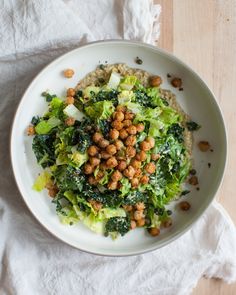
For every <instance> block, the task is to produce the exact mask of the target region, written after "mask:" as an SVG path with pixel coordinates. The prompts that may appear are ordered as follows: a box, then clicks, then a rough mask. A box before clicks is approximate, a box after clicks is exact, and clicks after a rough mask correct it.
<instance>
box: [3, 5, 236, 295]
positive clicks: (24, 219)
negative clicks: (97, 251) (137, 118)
mask: <svg viewBox="0 0 236 295" xmlns="http://www.w3.org/2000/svg"><path fill="white" fill-rule="evenodd" d="M159 14H160V6H159V5H153V4H152V1H149V0H123V1H122V0H86V1H83V0H67V1H66V0H64V1H62V0H54V1H53V0H45V1H43V0H10V1H3V2H2V7H1V10H0V24H1V26H0V68H1V79H0V133H1V141H0V167H1V174H0V258H1V267H0V294H1V295H9V294H14V295H28V294H29V295H32V294H34V295H37V294H40V295H41V294H50V295H53V294H55V295H60V294H63V295H64V294H70V295H73V294H83V295H92V294H96V295H99V294H101V295H106V294H130V295H132V294H135V295H137V294H145V295H149V294H150V295H151V294H152V295H159V294H160V295H165V294H166V295H172V294H173V295H178V294H180V295H185V294H190V292H191V289H192V288H193V287H194V286H195V285H196V284H197V281H198V279H199V278H200V277H201V276H203V275H205V276H207V277H217V278H222V279H223V280H225V281H226V282H229V283H230V282H233V281H234V280H235V279H236V256H235V253H236V235H235V234H236V230H235V227H234V225H233V223H232V221H231V220H230V218H229V217H228V215H227V213H226V212H225V211H224V209H223V208H222V207H221V206H220V205H219V204H218V203H216V202H215V203H213V205H211V206H210V207H209V208H208V210H207V211H206V212H205V214H204V215H203V216H202V217H201V218H200V220H199V221H198V222H197V223H196V224H195V225H194V226H193V228H192V229H191V230H190V231H188V232H187V233H186V234H184V235H183V236H182V237H181V238H179V239H178V240H176V241H174V242H172V243H171V244H169V245H168V246H166V247H164V248H162V249H159V250H156V251H153V252H150V253H147V254H143V255H138V256H133V257H125V258H112V257H100V256H96V255H91V254H87V253H83V252H81V251H79V250H76V249H74V248H72V247H70V246H68V245H66V244H64V243H62V242H60V241H59V240H57V239H56V238H54V237H52V236H51V235H50V234H49V233H48V232H47V231H46V230H45V229H44V228H42V226H41V225H39V223H38V222H37V221H36V220H35V219H34V218H33V217H32V215H31V214H30V212H29V210H28V209H27V208H26V206H25V204H24V202H23V200H22V198H21V196H20V195H19V192H18V190H17V188H16V185H15V182H14V179H13V173H12V170H11V164H10V156H9V151H8V142H9V137H10V127H11V124H12V120H13V116H14V112H15V110H16V106H17V104H18V102H19V100H20V98H21V96H22V94H23V92H24V90H25V88H26V87H27V85H28V84H29V83H30V81H31V80H32V78H33V77H34V76H35V75H36V74H37V73H38V72H39V70H41V69H42V68H43V67H44V66H45V65H46V64H47V63H49V62H51V61H52V60H53V59H54V58H56V57H57V56H59V55H61V54H62V53H65V52H67V51H68V50H71V49H73V48H75V47H77V46H78V45H80V44H85V43H87V42H90V41H94V40H100V39H110V38H112V39H122V38H124V39H132V40H140V41H143V42H147V43H151V44H154V43H155V40H157V39H158V37H159V30H160V27H159V22H158V17H159ZM22 173H23V171H22Z"/></svg>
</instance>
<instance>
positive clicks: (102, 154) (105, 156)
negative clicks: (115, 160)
mask: <svg viewBox="0 0 236 295" xmlns="http://www.w3.org/2000/svg"><path fill="white" fill-rule="evenodd" d="M100 155H101V158H102V159H105V160H107V159H109V158H110V157H111V154H109V153H108V152H106V151H101V154H100Z"/></svg>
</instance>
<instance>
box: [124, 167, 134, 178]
mask: <svg viewBox="0 0 236 295" xmlns="http://www.w3.org/2000/svg"><path fill="white" fill-rule="evenodd" d="M123 174H124V176H126V177H127V178H129V179H132V178H133V177H134V174H135V169H134V167H132V166H128V167H127V168H126V169H125V170H124V172H123Z"/></svg>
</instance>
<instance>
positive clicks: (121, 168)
mask: <svg viewBox="0 0 236 295" xmlns="http://www.w3.org/2000/svg"><path fill="white" fill-rule="evenodd" d="M126 167H127V163H126V162H125V161H124V160H122V161H120V162H119V164H118V166H117V169H118V170H119V171H124V170H125V169H126Z"/></svg>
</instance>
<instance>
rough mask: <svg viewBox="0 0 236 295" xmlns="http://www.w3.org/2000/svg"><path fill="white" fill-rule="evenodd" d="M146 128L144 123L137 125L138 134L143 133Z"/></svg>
mask: <svg viewBox="0 0 236 295" xmlns="http://www.w3.org/2000/svg"><path fill="white" fill-rule="evenodd" d="M144 128H145V127H144V125H143V124H142V123H139V124H137V125H136V129H137V132H143V130H144Z"/></svg>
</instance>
